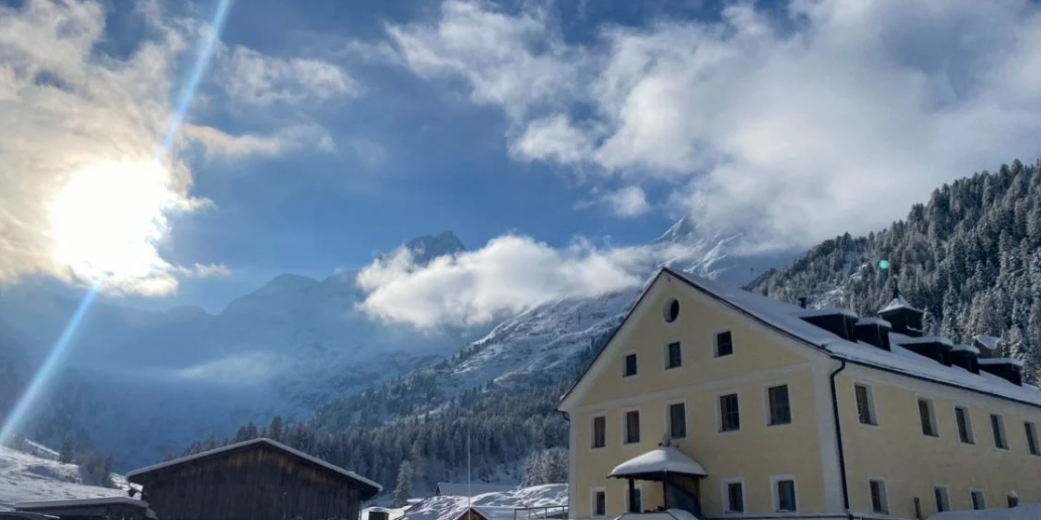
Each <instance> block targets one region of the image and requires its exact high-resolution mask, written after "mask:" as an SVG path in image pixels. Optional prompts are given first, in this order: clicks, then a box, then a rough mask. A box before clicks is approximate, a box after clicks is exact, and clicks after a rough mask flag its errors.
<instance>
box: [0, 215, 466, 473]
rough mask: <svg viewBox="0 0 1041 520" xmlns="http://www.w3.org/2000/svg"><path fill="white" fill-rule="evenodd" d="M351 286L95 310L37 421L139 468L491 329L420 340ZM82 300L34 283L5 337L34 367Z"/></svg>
mask: <svg viewBox="0 0 1041 520" xmlns="http://www.w3.org/2000/svg"><path fill="white" fill-rule="evenodd" d="M408 246H409V247H411V248H413V253H414V255H415V257H416V258H419V259H421V261H422V259H424V258H425V259H429V258H433V257H437V256H441V255H444V254H454V253H457V252H459V251H462V250H463V246H462V244H461V243H460V242H459V239H458V238H456V237H455V235H453V234H451V233H444V234H441V235H438V236H436V237H421V238H418V239H416V240H413V241H412V242H410V243H409V244H408ZM356 277H357V272H355V271H345V272H340V273H338V274H336V275H333V276H330V277H329V278H327V279H325V280H322V281H318V280H313V279H310V278H306V277H303V276H297V275H291V274H286V275H281V276H278V277H276V278H274V279H273V280H271V281H270V282H268V283H267V284H265V285H264V286H263V287H260V288H259V289H257V290H256V291H253V292H252V293H250V294H247V295H245V296H242V297H240V298H238V299H236V300H235V301H233V302H232V303H231V304H229V305H228V306H227V308H226V309H224V310H223V311H222V312H221V313H219V314H217V315H211V314H208V313H206V312H204V311H202V310H201V309H193V308H177V309H171V310H169V311H166V312H152V311H143V310H139V309H132V308H126V307H119V306H116V305H111V304H106V303H99V304H96V305H95V306H94V308H92V309H91V312H90V314H89V316H88V318H87V319H86V321H85V322H84V324H83V326H82V328H81V330H79V331H78V333H77V336H76V340H75V342H74V344H73V345H72V347H71V349H70V355H69V358H68V360H67V362H66V366H67V367H68V368H69V370H67V371H65V372H64V373H62V374H59V375H58V377H57V378H56V381H55V383H54V384H55V388H54V391H52V392H50V394H49V395H48V396H47V397H46V398H45V399H44V401H43V402H41V403H39V404H38V406H37V407H36V409H37V411H38V414H37V421H36V424H37V425H40V426H41V427H42V428H44V431H43V432H42V433H43V434H44V435H51V436H53V437H54V438H52V439H46V440H48V441H57V440H60V438H61V437H62V436H65V435H68V434H70V433H73V434H75V433H76V432H77V431H78V432H79V433H78V435H77V436H80V437H81V439H80V440H81V441H83V442H92V443H93V444H94V447H95V448H96V449H97V450H99V451H102V452H105V453H113V454H115V455H116V456H117V464H118V465H119V467H124V468H127V467H133V466H136V465H140V464H147V463H152V462H155V461H156V460H158V459H159V458H160V457H162V456H163V455H164V454H167V453H180V452H181V451H182V450H183V449H184V448H185V447H186V446H187V445H188V444H189V443H190V442H192V441H195V440H199V439H206V438H208V437H210V436H216V437H218V438H219V437H222V436H226V435H229V434H233V433H234V432H235V429H236V428H237V427H238V426H240V425H241V424H243V423H245V422H248V421H251V420H252V421H256V422H258V423H260V424H264V423H266V422H267V421H268V420H270V418H271V417H272V416H273V415H275V414H280V415H283V416H284V417H286V418H287V419H292V418H296V419H305V418H307V417H308V416H310V414H311V412H312V411H313V410H314V408H315V407H316V406H317V405H319V404H322V403H324V402H327V401H329V400H332V399H335V398H339V397H342V396H345V395H350V394H353V393H356V392H357V391H359V390H361V389H364V388H368V387H369V386H372V385H374V384H378V383H380V382H382V381H386V380H388V379H390V378H393V377H395V376H396V375H398V374H402V373H405V372H408V371H410V370H413V369H415V368H417V367H421V366H425V365H429V364H432V363H434V362H436V361H438V360H440V359H443V358H444V357H445V356H447V355H449V354H451V353H452V352H454V351H455V350H458V348H459V346H460V345H464V344H466V343H467V342H468V341H471V340H473V339H474V338H476V337H479V336H480V335H481V334H483V333H484V332H485V331H472V330H470V331H465V330H456V331H452V330H442V331H439V332H438V333H424V334H418V333H415V332H414V331H411V330H408V329H404V328H402V327H398V326H391V325H386V324H383V323H380V322H377V321H374V320H372V319H369V318H368V317H366V316H365V315H363V314H362V313H361V312H360V311H358V310H356V308H355V305H356V304H357V303H358V302H360V301H361V299H362V298H363V297H364V294H363V293H361V292H360V291H359V289H358V288H357V284H356V283H355V280H356ZM77 304H78V302H77V301H76V300H74V299H71V298H67V297H64V296H61V295H59V294H55V293H53V292H48V291H41V290H39V287H37V286H33V285H31V284H27V285H24V286H15V287H11V288H9V289H6V290H5V291H3V293H0V330H6V331H7V333H8V334H9V335H10V337H11V338H12V341H13V342H14V343H18V344H21V345H22V347H23V350H24V351H25V352H26V353H27V354H28V356H29V358H30V359H33V360H34V361H35V363H36V364H38V363H39V361H40V359H41V358H42V357H43V356H44V355H45V354H46V352H48V351H49V349H50V348H51V346H52V345H53V344H54V343H55V341H56V340H57V338H58V336H59V335H60V334H61V332H62V330H63V328H64V327H65V325H66V322H67V321H68V318H69V317H70V316H71V315H72V314H73V312H74V311H75V308H76V305H77ZM3 366H5V365H4V363H3V362H0V368H2V367H3ZM26 379H27V378H26ZM25 433H28V434H35V431H31V430H30V431H27V432H25ZM82 437H89V439H83V438H82Z"/></svg>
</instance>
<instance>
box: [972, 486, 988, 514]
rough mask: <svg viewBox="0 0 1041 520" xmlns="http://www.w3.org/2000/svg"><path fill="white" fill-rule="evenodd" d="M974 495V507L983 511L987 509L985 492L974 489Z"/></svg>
mask: <svg viewBox="0 0 1041 520" xmlns="http://www.w3.org/2000/svg"><path fill="white" fill-rule="evenodd" d="M971 493H972V494H971V496H972V508H973V509H974V510H976V511H982V510H984V509H987V499H986V498H985V497H984V496H983V492H982V491H980V490H978V489H974V490H972V491H971Z"/></svg>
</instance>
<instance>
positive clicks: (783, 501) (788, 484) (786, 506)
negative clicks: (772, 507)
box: [774, 479, 799, 512]
mask: <svg viewBox="0 0 1041 520" xmlns="http://www.w3.org/2000/svg"><path fill="white" fill-rule="evenodd" d="M774 485H775V486H777V489H776V491H777V504H776V506H777V511H778V512H795V511H798V510H799V505H798V503H797V502H796V499H795V481H794V480H791V479H782V480H777V481H776V482H775V484H774Z"/></svg>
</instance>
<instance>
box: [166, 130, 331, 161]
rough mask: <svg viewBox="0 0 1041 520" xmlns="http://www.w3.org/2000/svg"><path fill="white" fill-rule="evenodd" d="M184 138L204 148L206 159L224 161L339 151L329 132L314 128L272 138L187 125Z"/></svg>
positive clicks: (286, 132) (183, 133)
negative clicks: (292, 153) (302, 152)
mask: <svg viewBox="0 0 1041 520" xmlns="http://www.w3.org/2000/svg"><path fill="white" fill-rule="evenodd" d="M181 135H182V137H183V138H184V139H187V140H189V141H192V142H195V143H198V144H200V145H202V146H203V148H204V149H205V151H206V156H207V158H209V159H220V160H225V161H238V160H242V159H247V158H264V157H277V156H279V155H283V154H286V153H289V152H293V151H297V150H301V149H316V150H319V151H325V152H332V151H335V148H336V147H335V144H334V142H333V139H332V136H330V135H329V132H328V131H327V130H326V129H325V128H322V127H320V126H314V125H295V126H290V127H287V128H283V129H281V130H279V131H278V132H277V133H274V134H271V135H255V134H243V135H230V134H227V133H225V132H223V131H221V130H218V129H216V128H213V127H210V126H201V125H185V126H184V127H183V128H182V131H181Z"/></svg>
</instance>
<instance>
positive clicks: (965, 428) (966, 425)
mask: <svg viewBox="0 0 1041 520" xmlns="http://www.w3.org/2000/svg"><path fill="white" fill-rule="evenodd" d="M954 419H955V421H956V422H957V423H958V438H959V439H961V441H962V442H963V443H965V444H976V439H975V438H973V435H972V421H971V420H970V419H969V409H968V408H965V407H962V406H955V407H954Z"/></svg>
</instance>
